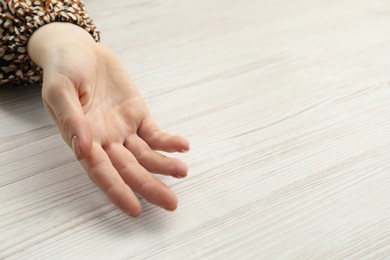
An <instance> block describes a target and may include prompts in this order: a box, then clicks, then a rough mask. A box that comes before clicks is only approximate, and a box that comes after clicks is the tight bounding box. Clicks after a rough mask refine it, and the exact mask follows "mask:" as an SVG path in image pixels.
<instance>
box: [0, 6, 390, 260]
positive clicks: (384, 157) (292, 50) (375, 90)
mask: <svg viewBox="0 0 390 260" xmlns="http://www.w3.org/2000/svg"><path fill="white" fill-rule="evenodd" d="M87 7H88V9H89V11H90V15H91V16H92V17H93V18H94V19H95V20H96V23H97V24H98V26H99V28H100V30H101V31H102V41H103V42H104V43H106V44H107V45H108V46H110V47H111V48H112V49H114V50H115V51H116V52H117V53H118V55H119V57H120V59H121V60H122V61H123V63H124V64H125V66H126V68H127V69H128V71H129V72H130V74H131V75H132V76H133V78H134V80H135V81H136V83H137V85H138V87H139V89H140V91H141V93H142V94H143V96H144V97H145V99H146V100H147V103H148V105H149V107H150V109H151V111H152V114H153V115H154V117H155V118H156V120H157V121H158V122H159V123H160V125H161V127H163V128H164V129H165V130H167V131H171V132H173V133H179V134H182V135H184V136H186V137H188V139H189V140H190V141H191V148H192V150H191V152H190V153H188V154H186V155H183V156H180V158H182V159H183V160H185V161H186V162H187V163H188V165H189V167H190V175H189V177H188V178H186V179H183V180H172V179H169V178H165V177H161V179H162V180H164V181H165V182H166V183H167V184H168V185H169V186H170V187H172V189H173V190H174V191H175V192H177V194H178V196H179V198H180V205H179V208H178V210H177V211H176V212H174V213H169V212H165V211H163V210H161V209H158V208H156V207H154V206H151V205H148V204H146V203H145V201H144V200H142V203H143V206H144V212H143V214H142V215H141V217H140V218H138V219H130V218H128V217H127V216H125V215H124V214H122V213H120V212H119V210H117V209H115V207H114V206H113V205H111V204H110V203H109V202H108V200H107V199H106V198H105V197H104V195H103V194H102V193H100V191H99V190H98V189H97V188H96V187H95V186H94V185H93V184H92V183H91V182H90V181H89V179H88V177H87V176H86V175H85V174H84V172H83V169H82V168H81V167H80V166H79V165H78V163H77V162H75V161H74V159H73V155H72V153H71V151H70V149H69V148H68V147H67V146H66V145H65V144H64V143H63V141H62V140H61V138H60V136H59V134H58V132H57V130H56V127H55V126H54V125H53V123H52V122H51V120H50V118H49V116H48V115H47V113H46V112H45V110H44V107H43V105H42V102H41V100H40V99H41V97H40V90H39V88H38V87H29V88H22V87H20V88H11V87H2V88H0V126H1V128H0V259H238V258H240V259H324V258H326V259H346V258H351V259H362V258H363V259H366V258H373V259H384V258H390V189H389V186H390V175H389V171H390V160H389V159H390V135H389V133H390V106H389V100H390V69H389V68H390V2H388V1H386V0H374V1H368V0H360V1H355V0H354V1H352V0H337V1H336V0H329V1H319V0H317V1H309V0H296V1H286V0H283V1H282V0H279V1H275V0H243V1H233V0H225V1H222V0H209V1H178V0H166V1H147V0H134V1H125V0H118V1H110V2H104V1H102V0H93V1H92V0H91V1H87ZM175 156H176V155H175Z"/></svg>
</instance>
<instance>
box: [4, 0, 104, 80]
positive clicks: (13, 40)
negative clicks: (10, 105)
mask: <svg viewBox="0 0 390 260" xmlns="http://www.w3.org/2000/svg"><path fill="white" fill-rule="evenodd" d="M51 22H70V23H74V24H76V25H78V26H80V27H82V28H84V29H85V30H87V31H88V32H89V33H90V34H91V35H92V37H93V38H94V39H95V41H97V42H98V41H99V40H100V36H99V32H98V31H97V29H96V27H95V25H94V24H93V22H92V20H91V19H90V18H89V17H88V15H87V13H86V12H85V10H84V3H83V2H82V1H81V0H62V1H61V0H0V84H3V83H12V84H33V83H40V82H41V80H42V70H41V69H40V68H39V67H38V66H37V65H35V64H34V63H33V62H32V60H31V59H30V58H29V56H28V54H27V41H28V39H29V37H30V36H31V35H32V34H33V32H34V31H35V30H37V29H38V28H39V27H41V26H43V25H45V24H48V23H51Z"/></svg>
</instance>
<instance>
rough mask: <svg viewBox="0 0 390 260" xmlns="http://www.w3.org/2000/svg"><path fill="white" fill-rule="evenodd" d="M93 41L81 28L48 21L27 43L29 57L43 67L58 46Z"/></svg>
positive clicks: (51, 57)
mask: <svg viewBox="0 0 390 260" xmlns="http://www.w3.org/2000/svg"><path fill="white" fill-rule="evenodd" d="M83 42H84V43H95V40H94V39H93V37H92V36H91V35H90V34H89V33H88V32H87V31H86V30H84V29H83V28H81V27H79V26H77V25H74V24H70V23H59V22H56V23H50V24H47V25H44V26H42V27H41V28H39V29H38V30H37V31H35V32H34V33H33V35H32V36H31V37H30V39H29V41H28V45H27V50H28V54H29V56H30V58H31V59H32V60H33V61H34V63H36V64H37V65H38V66H40V67H41V68H43V69H44V67H45V64H47V63H48V60H50V59H53V55H55V52H57V51H58V50H59V49H60V48H63V47H66V46H67V45H69V44H74V43H78V44H79V43H83Z"/></svg>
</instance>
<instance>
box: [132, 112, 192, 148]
mask: <svg viewBox="0 0 390 260" xmlns="http://www.w3.org/2000/svg"><path fill="white" fill-rule="evenodd" d="M138 135H139V136H140V137H141V138H142V139H143V140H144V141H145V142H146V143H147V144H148V145H149V146H150V147H151V148H152V149H154V150H162V151H166V152H186V151H188V150H189V149H190V145H189V142H188V141H187V140H186V139H185V138H183V137H181V136H177V135H170V134H168V133H165V132H163V131H161V130H160V128H159V127H158V126H157V124H156V123H155V122H154V121H153V119H152V118H150V117H148V118H146V119H145V120H143V121H142V123H141V125H140V127H139V129H138Z"/></svg>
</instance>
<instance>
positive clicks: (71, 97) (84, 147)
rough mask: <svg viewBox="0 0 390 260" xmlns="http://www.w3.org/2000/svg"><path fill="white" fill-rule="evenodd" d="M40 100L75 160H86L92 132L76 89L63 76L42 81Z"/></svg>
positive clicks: (90, 147) (90, 146)
mask: <svg viewBox="0 0 390 260" xmlns="http://www.w3.org/2000/svg"><path fill="white" fill-rule="evenodd" d="M42 98H43V103H44V105H45V107H46V109H47V110H48V112H49V114H50V116H51V117H52V118H53V120H54V121H55V123H56V124H57V127H58V129H59V130H60V133H61V136H62V138H63V139H64V140H65V142H66V143H67V144H68V145H69V146H70V147H72V149H73V152H74V153H75V156H76V158H77V159H78V160H81V159H84V158H86V157H87V156H88V155H89V153H90V151H91V149H92V130H91V126H90V124H89V122H88V121H87V119H86V117H85V114H84V110H83V108H82V106H81V104H80V99H79V93H78V90H77V89H76V87H75V86H74V85H73V83H72V82H71V81H70V79H69V78H67V77H65V76H64V79H63V78H61V79H60V80H58V79H57V80H55V81H52V80H50V81H47V82H45V81H44V83H43V86H42Z"/></svg>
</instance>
